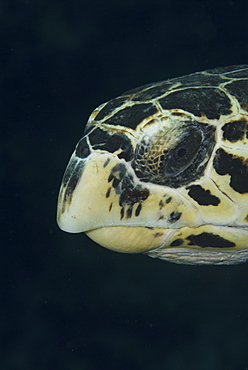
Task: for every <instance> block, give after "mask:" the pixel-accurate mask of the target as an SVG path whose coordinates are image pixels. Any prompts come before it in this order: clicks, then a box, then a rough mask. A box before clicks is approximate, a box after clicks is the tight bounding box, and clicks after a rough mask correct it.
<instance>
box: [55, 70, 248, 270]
mask: <svg viewBox="0 0 248 370" xmlns="http://www.w3.org/2000/svg"><path fill="white" fill-rule="evenodd" d="M241 69H242V68H239V69H238V68H236V69H235V68H234V67H230V69H228V70H227V71H225V70H223V71H221V70H213V71H211V70H210V71H206V72H201V73H196V74H192V75H189V76H185V77H182V78H177V79H173V80H169V81H164V82H159V83H156V84H150V85H146V86H143V87H141V88H138V89H135V90H132V91H129V92H127V93H124V94H123V95H121V96H120V97H118V98H116V99H113V100H111V101H110V102H107V103H105V104H102V105H101V106H100V107H98V108H97V109H96V110H94V112H93V113H92V114H91V116H90V118H89V121H88V124H87V126H86V129H85V133H84V136H83V138H82V139H81V140H80V141H79V142H78V144H77V146H76V149H75V151H74V153H73V154H72V157H71V159H70V162H69V164H68V166H67V169H66V171H65V175H64V178H63V181H62V185H61V189H60V194H59V200H58V213H57V220H58V224H59V226H60V228H61V229H63V230H64V231H67V232H72V233H78V232H85V233H86V234H87V235H88V236H89V237H90V238H92V239H93V240H95V241H96V242H97V243H99V244H100V245H102V246H104V247H107V248H109V249H113V250H116V251H120V252H129V253H139V252H147V253H148V254H149V255H150V256H152V257H159V258H162V259H166V260H171V261H174V262H178V263H236V262H241V261H243V260H245V259H247V258H248V252H246V244H247V240H248V238H247V237H248V231H247V224H248V217H247V214H248V195H247V193H248V182H247V180H248V170H247V156H248V146H247V143H248V139H247V134H246V132H247V131H246V129H247V120H248V116H247V115H246V113H245V112H244V110H243V111H242V107H241V102H239V101H238V99H235V98H233V99H232V96H231V93H230V90H231V88H233V86H234V83H235V82H236V83H237V81H238V82H243V81H244V78H243V77H242V78H241V77H240V76H238V74H237V70H241ZM242 70H244V68H243V69H242ZM219 71H220V72H219ZM234 71H236V77H234V73H235V72H234ZM246 73H247V75H248V72H247V69H246ZM245 81H246V82H247V80H245ZM238 133H239V135H240V136H239V137H237V135H238ZM242 133H243V135H242ZM237 176H238V178H237Z"/></svg>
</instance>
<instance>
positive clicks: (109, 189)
mask: <svg viewBox="0 0 248 370" xmlns="http://www.w3.org/2000/svg"><path fill="white" fill-rule="evenodd" d="M110 192H111V188H108V190H107V192H106V198H108V197H109V196H110Z"/></svg>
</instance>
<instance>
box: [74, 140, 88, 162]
mask: <svg viewBox="0 0 248 370" xmlns="http://www.w3.org/2000/svg"><path fill="white" fill-rule="evenodd" d="M89 154H90V148H89V145H88V143H87V141H86V138H85V137H84V138H83V139H81V140H80V141H79V142H78V144H77V146H76V156H77V157H79V158H86V157H88V155H89Z"/></svg>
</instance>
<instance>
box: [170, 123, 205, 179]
mask: <svg viewBox="0 0 248 370" xmlns="http://www.w3.org/2000/svg"><path fill="white" fill-rule="evenodd" d="M201 141H202V136H201V133H200V132H198V131H196V130H192V131H191V133H188V135H187V136H185V137H184V138H183V139H182V141H181V143H179V144H178V145H177V146H176V147H175V148H174V149H172V150H171V151H170V152H169V153H168V154H167V155H166V157H165V162H164V175H165V176H175V175H177V174H178V173H180V172H182V171H183V170H184V169H186V168H187V167H188V166H189V165H190V164H191V163H192V162H193V161H194V159H195V158H196V156H197V152H198V150H199V148H200V145H201Z"/></svg>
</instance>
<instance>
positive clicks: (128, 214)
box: [126, 206, 133, 218]
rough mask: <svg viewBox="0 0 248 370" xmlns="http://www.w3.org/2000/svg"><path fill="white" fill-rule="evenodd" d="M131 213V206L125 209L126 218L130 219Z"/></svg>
mask: <svg viewBox="0 0 248 370" xmlns="http://www.w3.org/2000/svg"><path fill="white" fill-rule="evenodd" d="M132 213H133V207H132V206H131V207H129V208H128V209H127V213H126V218H131V217H132Z"/></svg>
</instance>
